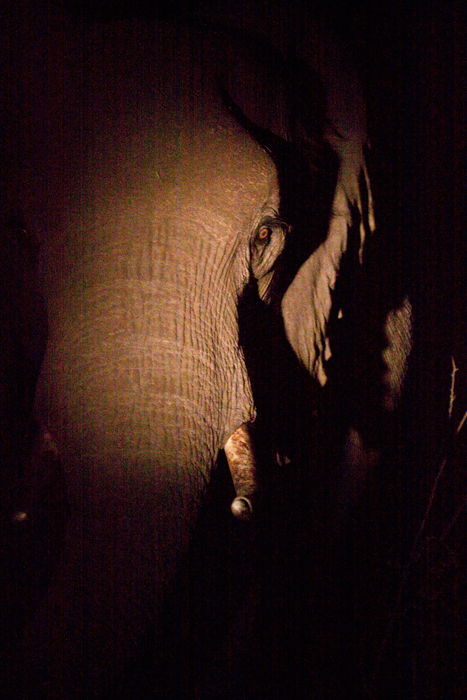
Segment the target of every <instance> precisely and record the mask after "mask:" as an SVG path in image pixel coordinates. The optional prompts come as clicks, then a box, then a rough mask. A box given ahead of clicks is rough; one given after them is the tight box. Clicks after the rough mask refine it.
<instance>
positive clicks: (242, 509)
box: [230, 496, 253, 521]
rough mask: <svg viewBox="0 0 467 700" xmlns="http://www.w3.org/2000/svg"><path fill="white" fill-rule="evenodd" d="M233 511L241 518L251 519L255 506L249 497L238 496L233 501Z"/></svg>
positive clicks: (231, 507)
mask: <svg viewBox="0 0 467 700" xmlns="http://www.w3.org/2000/svg"><path fill="white" fill-rule="evenodd" d="M230 509H231V511H232V513H233V514H234V515H235V517H236V518H238V519H239V520H245V521H247V520H251V519H252V518H253V506H252V505H251V501H250V499H249V498H245V496H238V497H237V498H234V500H233V501H232V505H231V506H230Z"/></svg>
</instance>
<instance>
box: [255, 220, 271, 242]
mask: <svg viewBox="0 0 467 700" xmlns="http://www.w3.org/2000/svg"><path fill="white" fill-rule="evenodd" d="M271 237H272V228H271V227H270V226H266V225H263V226H260V228H259V230H258V233H257V234H256V241H257V242H258V243H262V244H263V245H264V244H267V243H270V241H271Z"/></svg>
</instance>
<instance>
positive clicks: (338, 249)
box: [281, 137, 375, 385]
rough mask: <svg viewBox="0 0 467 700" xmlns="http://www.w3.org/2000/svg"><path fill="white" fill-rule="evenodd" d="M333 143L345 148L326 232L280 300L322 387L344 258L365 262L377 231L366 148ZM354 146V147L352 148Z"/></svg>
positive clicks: (289, 331) (296, 343)
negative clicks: (369, 239)
mask: <svg viewBox="0 0 467 700" xmlns="http://www.w3.org/2000/svg"><path fill="white" fill-rule="evenodd" d="M337 138H338V137H336V139H335V141H334V143H333V144H332V145H333V146H334V148H336V146H337V148H336V150H338V151H340V153H339V156H340V167H339V173H338V178H337V183H336V188H335V193H334V199H333V203H332V207H331V212H330V216H329V223H328V228H327V236H326V238H325V239H324V241H323V242H322V243H321V244H320V245H319V246H318V248H317V249H316V250H315V251H314V252H313V253H312V255H311V256H310V257H309V258H308V259H307V260H306V261H305V262H304V263H303V264H302V266H301V268H300V269H299V270H298V272H297V274H296V275H295V277H294V279H293V281H292V283H291V284H290V286H289V287H288V289H287V291H286V293H285V295H284V297H283V299H282V304H281V310H282V316H283V319H284V327H285V331H286V335H287V338H288V341H289V343H290V345H291V346H292V348H293V350H294V352H295V354H296V355H297V357H298V358H299V360H300V362H301V363H302V364H303V365H304V366H305V367H306V369H307V370H308V371H309V372H310V374H312V375H313V376H314V377H315V378H316V379H317V380H318V381H319V383H320V384H321V385H324V384H325V383H326V380H327V375H326V363H327V362H328V361H329V360H330V358H331V346H330V342H329V323H330V319H331V316H335V317H340V316H341V315H342V313H343V309H342V308H335V306H336V301H337V295H336V293H335V292H336V285H337V282H338V279H339V276H340V275H341V271H342V266H343V262H344V258H345V257H346V258H347V259H349V258H353V262H354V265H359V264H361V261H362V251H363V246H364V243H365V240H366V238H367V236H368V235H369V234H371V233H372V232H373V231H374V230H375V222H374V212H373V201H372V196H371V188H370V181H369V177H368V172H367V168H366V163H365V159H364V154H363V148H361V147H358V145H357V147H356V144H352V143H347V144H345V143H338V144H336V141H337ZM352 145H353V148H352Z"/></svg>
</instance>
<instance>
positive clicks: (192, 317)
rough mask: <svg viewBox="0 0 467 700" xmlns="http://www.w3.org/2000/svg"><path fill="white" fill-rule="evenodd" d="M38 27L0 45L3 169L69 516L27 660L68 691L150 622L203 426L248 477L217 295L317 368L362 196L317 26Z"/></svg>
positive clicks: (200, 473)
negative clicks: (264, 307)
mask: <svg viewBox="0 0 467 700" xmlns="http://www.w3.org/2000/svg"><path fill="white" fill-rule="evenodd" d="M13 14H14V13H13ZM43 21H44V22H46V24H45V25H41V24H40V22H39V23H38V24H37V23H36V20H35V19H34V18H33V17H32V16H28V15H27V13H26V14H25V15H21V17H18V16H16V25H15V26H16V33H15V35H14V36H13V38H12V39H11V40H10V43H9V45H8V47H7V49H5V50H6V51H7V52H8V58H9V61H7V62H6V65H7V68H6V70H7V72H8V70H9V71H10V73H9V74H8V75H7V76H6V77H7V80H6V81H5V84H8V85H9V92H8V93H7V94H6V96H5V95H4V96H3V97H2V100H3V102H2V109H3V111H5V112H6V114H7V116H8V118H9V121H10V125H11V127H10V139H9V141H8V142H7V143H6V145H5V147H4V151H5V154H6V159H7V163H8V167H7V177H6V178H5V182H6V185H5V187H6V198H7V200H8V201H9V202H11V203H12V206H13V207H15V208H18V207H20V208H21V210H22V216H23V218H24V221H25V222H26V224H25V225H26V227H29V228H30V229H32V230H33V233H34V235H35V236H36V237H37V239H38V240H39V241H40V243H41V262H40V280H41V282H40V284H41V293H42V296H43V298H44V300H45V305H46V308H47V317H48V338H47V348H46V351H45V357H44V362H43V364H42V368H41V371H40V377H39V380H38V384H37V388H36V396H35V411H36V416H37V419H38V421H40V423H41V424H43V425H44V426H46V428H47V430H48V431H50V434H51V435H52V437H53V440H54V441H55V443H56V446H57V449H58V453H59V455H60V459H61V461H62V463H63V467H64V470H65V472H66V476H67V480H68V484H69V490H70V494H71V496H70V500H71V516H70V521H69V523H68V528H67V534H66V538H65V543H64V548H63V552H64V554H63V556H62V558H61V561H60V565H59V566H58V567H57V572H56V574H55V575H54V576H53V580H52V583H51V585H50V587H49V590H48V592H47V594H46V595H44V596H43V598H42V600H41V601H40V602H39V604H38V606H37V610H36V611H35V613H34V619H33V620H32V622H30V624H29V625H28V629H27V633H26V640H27V643H26V649H27V658H28V664H27V666H28V669H30V672H31V676H32V679H33V680H32V683H33V684H34V687H35V689H36V690H37V692H42V693H43V694H44V696H46V697H49V698H67V697H87V698H91V697H101V696H102V695H103V694H104V693H105V692H106V691H108V692H112V691H113V690H114V688H115V687H116V685H114V684H116V683H117V680H115V679H117V678H118V675H119V670H120V666H121V665H122V664H123V663H124V662H125V661H126V660H127V659H128V658H129V657H130V656H131V654H133V653H134V650H135V648H136V645H137V642H138V639H139V638H140V637H141V635H142V634H143V632H144V630H146V629H147V628H149V627H151V628H154V629H156V637H157V629H158V623H159V616H160V610H161V608H162V604H163V601H164V600H165V599H166V598H167V597H169V598H170V595H171V593H172V592H173V591H172V586H173V582H174V577H175V574H176V571H177V570H178V567H179V566H180V562H181V561H182V560H183V557H184V555H185V554H186V552H187V548H188V545H189V541H190V535H191V531H192V528H193V525H194V522H195V519H196V514H197V511H198V508H199V505H200V502H201V501H202V498H203V493H204V491H205V488H206V485H207V483H208V482H209V478H210V473H211V468H212V466H213V464H214V462H215V460H216V457H217V455H218V453H219V451H220V450H222V449H223V447H224V446H225V445H226V444H227V453H228V455H230V463H231V465H233V467H235V465H236V464H237V467H238V465H240V467H241V468H243V466H242V465H243V464H244V463H243V462H242V454H246V471H245V473H246V474H247V479H246V480H247V481H248V478H249V476H248V475H249V474H250V472H251V469H250V467H251V465H250V463H249V461H248V460H251V452H252V449H251V448H250V447H249V436H248V431H247V430H246V429H245V428H244V427H243V426H245V425H248V424H251V423H252V422H254V420H255V415H256V407H255V401H254V396H253V391H252V387H251V381H250V374H249V372H248V371H247V366H246V363H245V354H244V351H243V348H242V344H241V343H240V342H239V300H240V299H241V297H242V295H243V294H244V293H245V290H246V289H247V288H248V287H249V286H251V285H253V287H254V289H255V290H256V292H255V293H256V294H257V296H258V298H259V299H262V300H264V301H267V302H269V303H271V305H272V306H273V307H274V306H275V307H276V308H277V310H278V311H280V313H281V314H282V318H283V324H284V328H285V334H286V337H287V339H288V341H289V343H290V346H291V347H292V349H293V350H294V352H295V354H296V356H297V357H298V359H299V360H300V362H301V363H302V364H303V365H304V366H305V367H306V369H307V371H308V372H309V373H310V374H311V375H312V376H313V377H315V378H316V380H317V381H318V383H321V384H322V383H324V381H325V362H326V360H327V359H329V345H328V343H327V340H326V338H327V326H328V321H329V318H330V316H331V307H332V296H333V290H334V288H335V286H336V280H337V276H338V270H339V266H340V263H341V259H342V256H343V254H344V252H345V251H346V250H347V249H349V248H350V247H351V246H354V248H355V251H356V255H357V257H358V255H359V254H360V251H361V246H362V244H363V241H364V238H365V236H366V235H367V234H368V233H369V232H370V231H371V230H372V228H373V219H372V202H371V193H370V189H369V184H368V176H367V173H366V168H365V161H364V156H363V146H364V144H365V127H364V110H363V102H362V100H361V98H360V97H359V96H358V89H357V86H356V84H355V82H354V81H353V79H352V78H349V79H347V78H344V77H343V74H342V71H341V68H340V67H339V65H338V61H337V58H336V56H334V54H333V52H332V51H331V55H330V57H327V58H325V56H324V54H323V52H322V51H321V50H318V51H316V48H315V47H317V46H320V45H322V42H321V43H320V42H319V41H318V37H317V34H319V32H316V30H313V31H314V34H313V33H312V34H309V33H308V31H307V33H306V34H305V33H303V34H302V35H301V36H294V37H293V40H294V41H292V35H291V32H290V31H289V34H287V31H288V30H287V31H286V30H284V32H285V34H284V35H282V34H281V33H280V32H279V33H277V27H276V29H275V30H274V31H275V32H276V35H274V31H273V32H272V34H271V36H270V37H269V39H268V40H267V41H266V39H265V38H264V34H263V35H262V39H261V38H260V39H258V37H257V36H256V34H255V32H254V31H251V32H250V35H249V36H250V37H252V38H250V39H247V40H245V38H244V37H241V38H239V35H238V30H237V29H236V28H235V22H233V23H232V26H231V28H230V29H229V30H227V31H226V30H225V29H219V28H216V27H215V26H214V25H213V26H212V27H211V28H206V27H205V26H204V27H203V26H201V28H198V29H194V28H193V26H188V25H187V26H185V25H175V26H174V25H171V24H166V23H164V22H159V23H156V24H155V25H154V23H145V22H139V21H136V20H135V21H131V22H116V23H112V24H105V23H104V24H97V25H94V26H91V27H89V28H86V29H85V30H82V28H80V27H77V25H76V23H75V21H74V20H73V19H70V18H69V17H60V18H59V19H58V20H54V19H53V18H50V17H49V18H46V19H44V20H43ZM310 26H311V25H310ZM289 29H290V28H289ZM310 31H311V29H310ZM281 36H282V38H281ZM284 36H285V37H286V38H285V39H284ZM284 41H286V43H288V44H289V47H290V46H292V44H294V45H295V55H294V56H292V57H290V58H288V59H287V60H286V59H285V58H284V55H285V53H286V52H284V45H283V42H284ZM5 45H6V44H5ZM2 50H3V49H2ZM324 53H326V52H324ZM328 59H329V60H328ZM336 61H337V62H336ZM8 66H9V68H8ZM336 76H339V79H337V78H336ZM303 85H304V86H305V94H304V93H303V92H302V89H303V87H302V86H303ZM323 86H324V87H323ZM24 94H27V95H28V100H27V101H24V100H22V96H23V95H24ZM310 94H312V95H313V100H314V101H315V103H314V105H313V108H312V107H310V104H309V102H308V98H309V95H310ZM322 183H324V185H323V184H322ZM310 188H311V189H310ZM313 188H314V189H313ZM351 234H352V236H353V238H352V236H351ZM287 241H288V242H287ZM284 249H285V252H284V253H283V251H284ZM278 261H280V264H279V263H278ZM276 268H277V270H276V272H277V274H276V275H275V276H274V275H273V273H274V270H275V269H276ZM279 273H280V274H279ZM239 431H240V432H239ZM232 436H233V438H232ZM237 472H238V470H237ZM237 472H236V473H237ZM244 481H245V480H242V478H239V479H238V482H239V483H240V488H243V486H242V484H244ZM246 488H247V491H248V489H249V490H250V491H251V488H253V490H254V484H253V487H251V485H248V484H247V487H246ZM242 494H243V492H241V495H242ZM248 494H249V491H248V493H247V495H248ZM243 495H244V494H243ZM157 645H158V649H161V650H162V649H163V648H164V640H163V639H157ZM161 653H162V652H161ZM109 689H110V690H109Z"/></svg>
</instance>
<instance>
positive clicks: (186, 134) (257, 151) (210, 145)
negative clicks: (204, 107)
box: [157, 114, 279, 232]
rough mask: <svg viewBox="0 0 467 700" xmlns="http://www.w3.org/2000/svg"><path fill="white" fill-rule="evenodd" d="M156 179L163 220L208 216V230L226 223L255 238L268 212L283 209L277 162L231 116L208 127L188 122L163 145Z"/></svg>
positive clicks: (221, 117)
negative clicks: (252, 232) (255, 229)
mask: <svg viewBox="0 0 467 700" xmlns="http://www.w3.org/2000/svg"><path fill="white" fill-rule="evenodd" d="M157 177H158V180H159V184H160V194H161V202H160V207H159V208H158V212H159V213H160V214H162V215H164V216H166V215H167V214H169V215H173V216H175V217H176V218H178V219H188V220H193V219H197V218H198V217H199V216H202V217H203V216H204V217H205V219H204V223H205V224H207V225H208V226H209V225H210V224H211V221H212V223H213V224H214V225H215V224H216V220H217V221H222V220H224V221H226V222H228V223H229V224H231V225H235V226H236V227H237V228H238V227H240V229H239V230H241V229H245V228H246V229H247V230H248V232H250V230H251V227H252V226H254V225H255V224H256V223H257V221H256V220H257V219H258V218H259V217H260V215H261V214H262V213H263V212H264V211H265V210H271V211H272V210H276V209H277V207H278V204H279V187H278V180H277V172H276V167H275V165H274V163H273V162H272V159H271V158H270V157H269V156H268V155H267V154H266V153H265V152H264V151H263V150H262V149H261V148H260V147H259V146H258V144H257V143H256V142H255V141H254V140H253V139H252V138H251V137H250V136H249V135H248V134H246V133H245V132H244V131H243V130H242V129H241V128H240V127H239V126H238V125H237V124H236V123H234V122H233V120H232V119H231V117H230V116H229V115H228V114H217V115H214V116H213V118H212V120H210V122H208V123H207V124H206V123H204V124H200V123H197V124H193V123H190V122H188V123H186V124H184V125H183V130H182V131H180V132H179V133H177V134H171V135H170V137H169V138H168V139H167V140H164V144H163V146H162V147H161V148H160V150H159V152H158V154H157ZM206 217H213V219H211V218H206Z"/></svg>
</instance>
